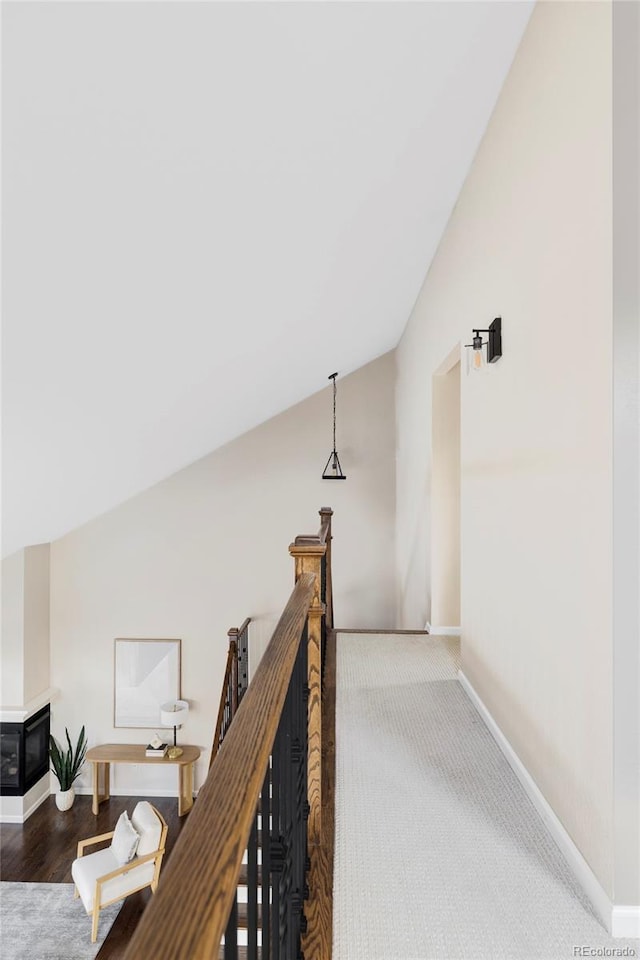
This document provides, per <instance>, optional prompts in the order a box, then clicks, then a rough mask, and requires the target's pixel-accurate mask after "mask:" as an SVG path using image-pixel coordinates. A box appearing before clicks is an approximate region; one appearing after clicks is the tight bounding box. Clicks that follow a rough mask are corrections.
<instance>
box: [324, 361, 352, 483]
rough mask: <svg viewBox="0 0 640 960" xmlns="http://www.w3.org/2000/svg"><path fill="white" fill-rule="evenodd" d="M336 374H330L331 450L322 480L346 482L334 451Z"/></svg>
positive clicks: (336, 452) (336, 453)
mask: <svg viewBox="0 0 640 960" xmlns="http://www.w3.org/2000/svg"><path fill="white" fill-rule="evenodd" d="M337 376H338V374H337V373H332V374H331V376H330V377H329V380H333V450H332V451H331V453H330V454H329V459H328V460H327V463H326V465H325V468H324V471H323V474H322V479H323V480H346V479H347V478H346V475H345V474H344V473H343V472H342V467H341V466H340V461H339V459H338V451H337V450H336V377H337Z"/></svg>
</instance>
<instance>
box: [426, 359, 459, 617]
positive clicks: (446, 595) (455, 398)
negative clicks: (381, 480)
mask: <svg viewBox="0 0 640 960" xmlns="http://www.w3.org/2000/svg"><path fill="white" fill-rule="evenodd" d="M432 401H433V402H432V422H431V438H432V441H431V443H432V447H431V455H432V456H431V633H435V634H454V635H455V634H459V633H460V346H459V345H458V346H457V347H456V348H455V350H453V351H452V352H451V353H450V354H449V356H448V357H447V359H446V360H445V361H444V363H443V364H442V365H441V366H440V367H439V368H438V370H437V371H436V372H435V374H434V375H433V382H432Z"/></svg>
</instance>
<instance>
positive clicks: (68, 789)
mask: <svg viewBox="0 0 640 960" xmlns="http://www.w3.org/2000/svg"><path fill="white" fill-rule="evenodd" d="M64 732H65V734H66V737H67V744H68V749H66V750H64V749H63V748H62V747H60V746H59V744H58V742H57V741H56V740H55V738H54V737H52V736H50V737H49V756H50V757H51V769H52V770H53V772H54V773H55V775H56V777H57V778H58V782H59V784H60V789H59V790H58V792H57V793H56V806H57V808H58V810H70V809H71V807H72V806H73V801H74V799H75V795H76V794H75V790H74V789H73V783H74V781H75V780H77V778H78V777H79V776H80V768H81V766H82V764H83V763H84V755H85V753H86V752H87V739H86V737H85V734H84V727H83V728H82V730H81V731H80V736H79V737H78V743H77V744H76V749H75V751H74V750H73V747H72V746H71V740H70V738H69V731H68V730H67V728H66V727H65V728H64Z"/></svg>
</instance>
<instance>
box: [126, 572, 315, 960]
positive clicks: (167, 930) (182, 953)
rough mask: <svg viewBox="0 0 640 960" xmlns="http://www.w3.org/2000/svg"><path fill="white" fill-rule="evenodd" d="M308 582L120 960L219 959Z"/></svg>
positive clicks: (298, 589) (303, 579)
mask: <svg viewBox="0 0 640 960" xmlns="http://www.w3.org/2000/svg"><path fill="white" fill-rule="evenodd" d="M315 581H316V577H315V576H314V575H313V574H311V573H302V574H301V575H300V576H299V577H298V579H297V582H296V585H295V587H294V589H293V592H292V594H291V596H290V598H289V602H288V603H287V606H286V607H285V609H284V612H283V614H282V616H281V617H280V620H279V621H278V625H277V627H276V629H275V631H274V634H273V636H272V638H271V641H270V643H269V646H268V647H267V649H266V651H265V653H264V655H263V657H262V659H261V661H260V664H259V665H258V669H257V670H256V674H255V676H254V678H253V680H252V682H251V684H250V685H249V688H248V690H247V692H246V694H245V696H244V698H243V700H242V703H241V704H240V706H239V708H238V712H237V714H236V716H235V718H234V721H233V724H232V725H231V727H230V729H229V732H228V734H227V736H226V737H225V739H224V742H223V744H222V747H221V748H220V751H219V753H218V756H217V759H216V762H215V764H214V765H213V766H212V767H211V769H210V771H209V775H208V776H207V779H206V781H205V783H204V785H203V787H202V788H201V790H200V792H199V794H198V801H197V803H196V804H195V806H194V808H193V810H192V811H191V813H190V814H189V819H188V820H187V823H186V824H185V826H184V827H183V829H182V832H181V834H180V836H179V838H178V840H177V842H176V845H175V847H174V849H173V852H172V854H171V857H170V858H169V862H168V863H167V865H166V868H165V870H164V873H163V875H162V880H161V883H160V884H159V886H158V890H157V893H156V894H155V896H154V897H153V899H152V900H151V902H150V903H149V904H148V905H147V908H146V910H145V912H144V914H143V915H142V919H141V921H140V923H139V924H138V927H137V928H136V931H135V933H134V934H133V937H132V938H131V941H130V943H129V947H128V949H127V952H126V954H125V958H126V960H211V958H212V957H214V956H217V955H218V949H219V944H220V940H221V938H222V935H223V933H224V930H225V925H226V922H227V919H228V916H229V911H230V910H231V905H232V903H233V900H234V897H235V891H236V885H237V883H238V877H239V874H240V867H241V864H242V857H243V854H244V850H245V848H246V846H247V841H248V838H249V833H250V830H251V825H252V823H253V818H254V816H255V812H256V805H257V803H258V797H259V795H260V789H261V787H262V782H263V779H264V775H265V771H266V768H267V763H268V762H269V755H270V753H271V749H272V747H273V742H274V738H275V735H276V731H277V728H278V723H279V720H280V715H281V713H282V709H283V706H284V702H285V697H286V694H287V690H288V687H289V683H290V680H291V674H292V670H293V666H294V663H295V658H296V654H297V650H298V646H299V644H300V638H301V636H302V632H303V628H304V624H305V621H306V619H307V616H308V614H309V610H310V607H311V604H312V602H313V598H314V593H315Z"/></svg>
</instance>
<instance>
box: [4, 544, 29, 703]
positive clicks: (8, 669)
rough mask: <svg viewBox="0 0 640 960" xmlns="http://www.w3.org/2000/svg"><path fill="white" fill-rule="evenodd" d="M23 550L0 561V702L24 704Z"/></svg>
mask: <svg viewBox="0 0 640 960" xmlns="http://www.w3.org/2000/svg"><path fill="white" fill-rule="evenodd" d="M23 637H24V550H18V551H17V552H16V553H12V554H11V555H10V556H9V557H4V559H3V561H2V664H1V669H0V704H1V705H2V706H3V707H8V706H16V707H19V706H22V704H23V703H24V643H23Z"/></svg>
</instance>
